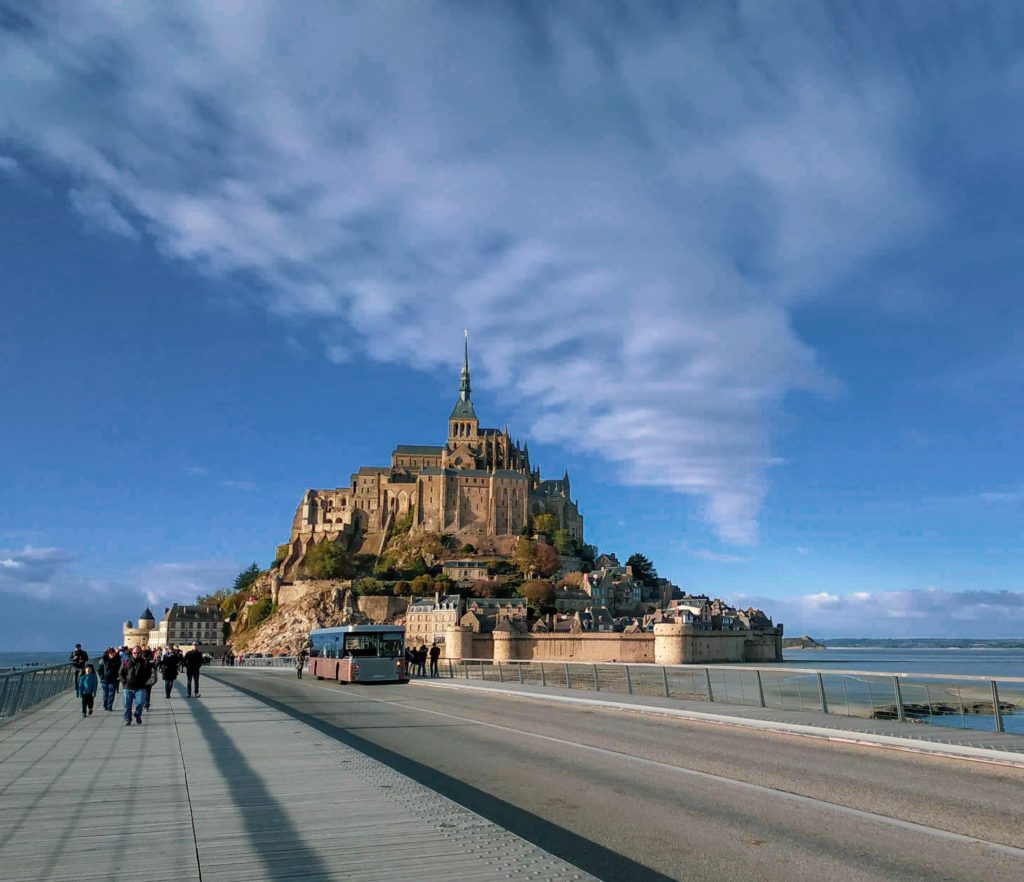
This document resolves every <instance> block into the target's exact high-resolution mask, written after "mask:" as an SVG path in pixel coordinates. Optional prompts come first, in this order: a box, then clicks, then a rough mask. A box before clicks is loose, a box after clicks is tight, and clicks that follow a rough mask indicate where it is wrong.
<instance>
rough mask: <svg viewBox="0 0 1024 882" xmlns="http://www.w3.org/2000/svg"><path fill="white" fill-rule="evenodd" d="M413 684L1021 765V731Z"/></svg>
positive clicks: (530, 688) (571, 692) (529, 688)
mask: <svg viewBox="0 0 1024 882" xmlns="http://www.w3.org/2000/svg"><path fill="white" fill-rule="evenodd" d="M410 682H411V683H413V684H414V685H417V686H422V687H432V688H447V689H482V690H486V691H492V692H504V693H515V694H520V695H530V696H535V697H537V698H548V699H552V700H556V701H565V702H580V703H584V704H590V705H592V706H603V707H612V708H615V707H618V708H620V709H625V710H636V711H647V712H649V713H650V712H653V713H663V714H669V715H674V716H680V717H685V718H688V719H693V720H702V721H705V722H711V723H721V724H728V725H734V726H743V727H746V728H752V729H761V730H766V731H774V732H785V733H789V734H794V735H806V736H812V737H818V738H828V739H831V740H837V741H846V742H851V741H852V742H857V743H861V744H871V745H876V746H879V747H891V748H902V749H904V750H913V751H915V752H919V753H930V754H935V755H939V756H953V757H958V758H962V759H974V760H986V761H989V762H1001V763H1006V764H1009V765H1021V766H1024V735H1014V734H1010V733H1006V732H986V731H984V730H981V729H961V728H956V729H954V728H950V727H946V726H934V725H931V724H927V723H911V722H907V723H900V722H898V721H896V720H870V719H864V718H860V717H846V716H840V715H838V714H822V713H817V712H814V711H796V710H779V709H777V708H761V707H750V706H747V705H735V704H732V705H731V704H722V703H720V702H713V703H712V702H707V701H686V700H684V699H677V698H661V697H657V696H650V695H622V694H619V693H614V692H598V691H596V690H587V689H565V688H559V687H552V686H547V687H545V686H537V685H534V684H519V683H496V682H493V681H490V680H488V681H486V682H481V681H480V680H476V681H473V680H460V679H454V680H449V679H447V678H439V679H435V680H432V679H430V678H426V679H413V680H411V681H410Z"/></svg>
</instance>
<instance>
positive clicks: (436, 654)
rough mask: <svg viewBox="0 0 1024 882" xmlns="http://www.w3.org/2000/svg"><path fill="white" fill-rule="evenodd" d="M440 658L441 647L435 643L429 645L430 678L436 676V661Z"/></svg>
mask: <svg viewBox="0 0 1024 882" xmlns="http://www.w3.org/2000/svg"><path fill="white" fill-rule="evenodd" d="M440 657H441V647H440V646H438V645H437V642H436V641H435V642H434V643H432V644H431V645H430V676H431V677H436V676H437V660H438V659H439V658H440Z"/></svg>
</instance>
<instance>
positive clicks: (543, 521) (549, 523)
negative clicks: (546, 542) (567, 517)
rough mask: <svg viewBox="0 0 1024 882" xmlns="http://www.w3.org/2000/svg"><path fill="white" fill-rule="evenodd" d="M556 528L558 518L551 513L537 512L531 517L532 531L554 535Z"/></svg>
mask: <svg viewBox="0 0 1024 882" xmlns="http://www.w3.org/2000/svg"><path fill="white" fill-rule="evenodd" d="M557 530H558V518H556V517H555V516H554V515H553V514H539V515H537V516H535V517H534V519H533V532H534V533H538V534H541V533H542V534H543V535H545V536H554V535H555V532H556V531H557Z"/></svg>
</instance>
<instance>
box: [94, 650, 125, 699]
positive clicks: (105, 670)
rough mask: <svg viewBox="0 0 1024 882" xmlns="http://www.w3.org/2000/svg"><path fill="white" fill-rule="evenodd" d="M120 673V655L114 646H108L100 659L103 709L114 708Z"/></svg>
mask: <svg viewBox="0 0 1024 882" xmlns="http://www.w3.org/2000/svg"><path fill="white" fill-rule="evenodd" d="M120 674H121V657H120V655H118V652H117V650H116V649H114V647H112V646H111V647H110V648H108V649H107V651H106V652H104V653H103V658H101V659H100V669H99V676H100V685H101V686H102V687H103V710H105V711H112V710H113V709H114V699H115V698H116V697H117V680H118V677H119V676H120Z"/></svg>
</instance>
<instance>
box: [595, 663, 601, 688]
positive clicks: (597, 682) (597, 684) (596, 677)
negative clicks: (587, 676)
mask: <svg viewBox="0 0 1024 882" xmlns="http://www.w3.org/2000/svg"><path fill="white" fill-rule="evenodd" d="M594 691H595V692H600V691H601V681H600V679H598V676H597V665H594Z"/></svg>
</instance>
